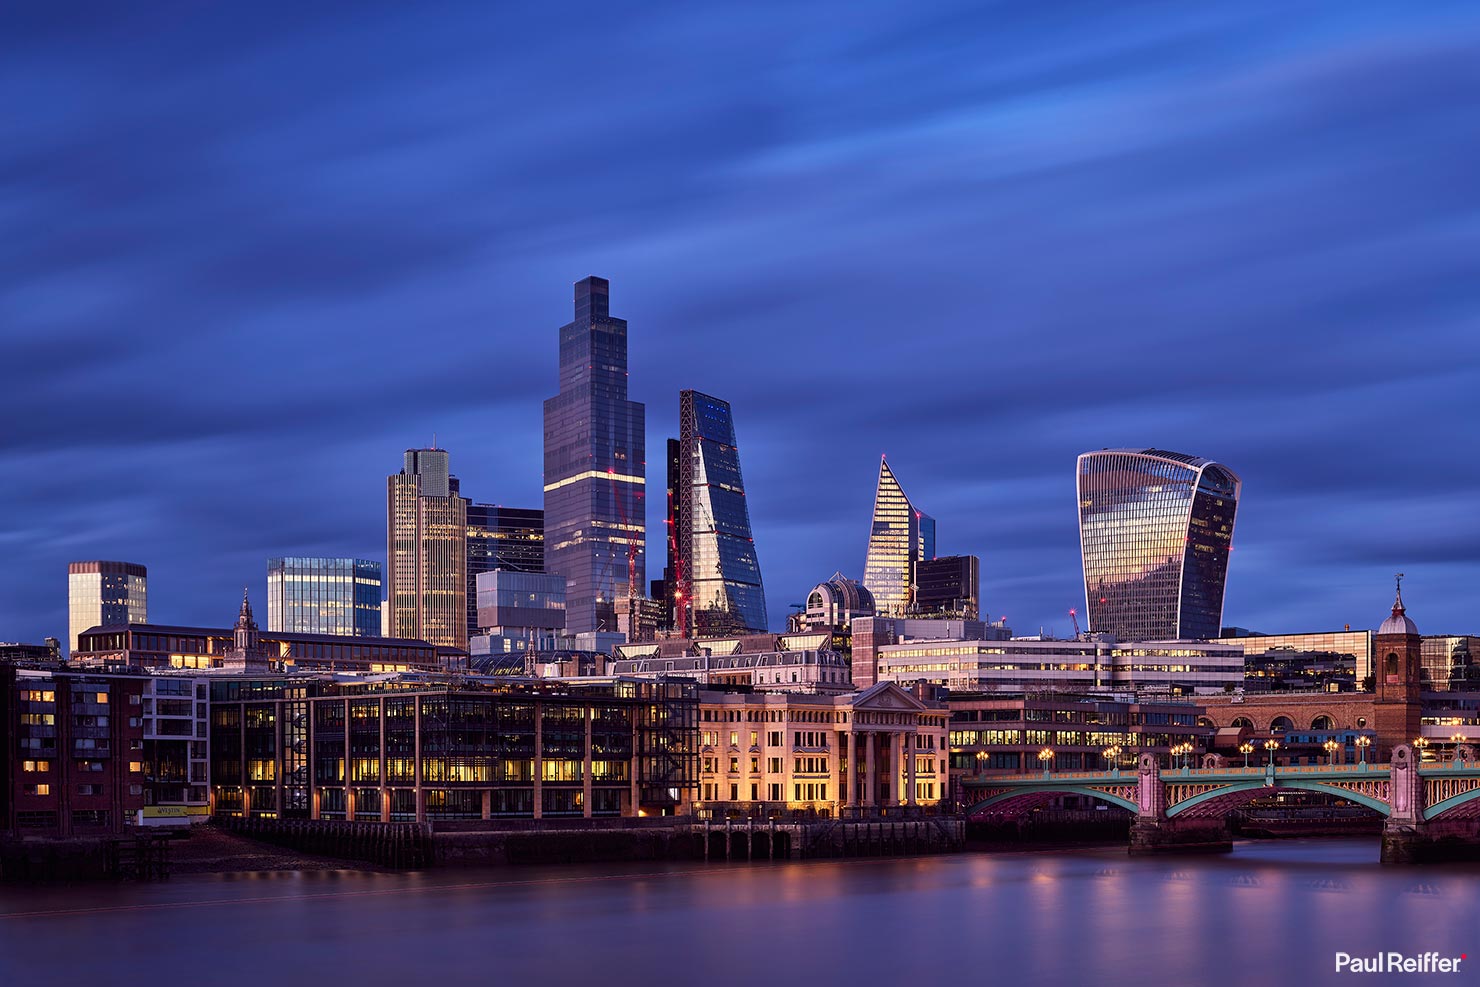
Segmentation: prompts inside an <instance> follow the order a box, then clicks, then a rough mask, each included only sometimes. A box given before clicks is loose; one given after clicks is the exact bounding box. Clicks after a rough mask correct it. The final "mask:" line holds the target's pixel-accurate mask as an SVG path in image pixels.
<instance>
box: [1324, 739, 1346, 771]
mask: <svg viewBox="0 0 1480 987" xmlns="http://www.w3.org/2000/svg"><path fill="white" fill-rule="evenodd" d="M1321 746H1322V747H1324V748H1326V755H1327V757H1328V758H1329V759H1330V764H1331V766H1332V767H1333V768H1334V767H1336V749H1337V748H1338V747H1340V746H1341V745H1340V744H1338V743H1337V742H1336V741H1334V740H1328V741H1326V742H1325V743H1324V744H1322V745H1321Z"/></svg>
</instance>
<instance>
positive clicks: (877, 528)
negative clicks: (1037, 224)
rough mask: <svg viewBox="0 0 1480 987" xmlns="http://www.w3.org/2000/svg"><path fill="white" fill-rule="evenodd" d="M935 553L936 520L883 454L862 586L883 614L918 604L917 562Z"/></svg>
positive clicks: (897, 613) (900, 612)
mask: <svg viewBox="0 0 1480 987" xmlns="http://www.w3.org/2000/svg"><path fill="white" fill-rule="evenodd" d="M933 558H935V519H934V518H932V517H931V516H930V515H928V514H926V513H925V512H924V511H921V510H920V509H919V508H917V507H916V506H915V505H914V504H912V503H910V499H909V497H907V496H905V492H904V488H903V487H901V486H900V485H899V480H898V479H896V478H895V476H894V471H893V470H891V469H890V468H889V463H888V461H887V460H885V459H884V458H883V457H880V459H879V483H878V486H877V487H876V488H875V489H874V523H873V527H872V528H871V529H870V530H869V536H868V557H867V559H866V560H865V561H864V564H863V585H864V588H865V589H867V590H868V591H869V592H870V593H872V594H873V597H874V605H875V607H877V610H878V614H879V616H881V617H903V616H905V615H906V614H908V613H909V612H910V611H911V609H912V608H913V607H914V603H915V567H916V565H918V564H919V563H920V562H921V561H923V560H925V559H933Z"/></svg>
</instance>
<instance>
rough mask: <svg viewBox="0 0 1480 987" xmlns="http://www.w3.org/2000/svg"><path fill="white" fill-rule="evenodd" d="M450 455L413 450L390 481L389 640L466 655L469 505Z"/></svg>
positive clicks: (436, 451)
mask: <svg viewBox="0 0 1480 987" xmlns="http://www.w3.org/2000/svg"><path fill="white" fill-rule="evenodd" d="M448 469H449V461H448V456H447V450H445V449H407V450H406V458H405V465H404V466H403V468H402V469H401V472H400V473H397V474H396V475H395V476H392V477H389V478H388V479H387V481H386V488H387V498H386V500H387V506H386V512H387V514H386V536H387V537H386V540H387V545H386V573H385V578H386V598H387V600H388V601H389V603H390V621H389V627H388V628H387V630H388V631H389V635H388V636H390V637H396V638H409V639H413V640H420V641H427V642H429V643H431V644H438V645H442V646H443V647H449V648H458V649H461V650H467V647H468V562H467V540H468V509H467V504H468V502H467V501H466V500H464V499H463V498H462V497H461V496H459V495H458V482H457V477H455V476H452V475H451V474H450V473H449V472H448Z"/></svg>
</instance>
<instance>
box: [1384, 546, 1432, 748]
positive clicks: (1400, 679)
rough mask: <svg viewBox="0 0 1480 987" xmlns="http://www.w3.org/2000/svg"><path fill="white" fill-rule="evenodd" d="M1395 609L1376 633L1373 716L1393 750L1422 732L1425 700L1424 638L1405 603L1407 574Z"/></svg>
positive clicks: (1400, 582)
mask: <svg viewBox="0 0 1480 987" xmlns="http://www.w3.org/2000/svg"><path fill="white" fill-rule="evenodd" d="M1397 582H1398V588H1397V596H1396V598H1395V599H1394V600H1393V612H1392V614H1391V615H1390V616H1389V617H1388V618H1387V620H1384V621H1383V622H1382V626H1381V627H1379V628H1378V629H1377V633H1376V634H1374V635H1373V636H1372V664H1373V670H1372V671H1373V678H1374V680H1375V685H1374V691H1375V694H1376V700H1375V701H1374V703H1373V719H1374V720H1375V721H1376V722H1375V724H1374V725H1375V728H1376V730H1377V744H1378V746H1379V747H1380V748H1382V749H1383V750H1388V751H1390V750H1392V748H1393V747H1395V746H1397V745H1398V744H1406V743H1411V742H1412V741H1413V739H1414V738H1415V737H1417V736H1418V734H1419V723H1420V719H1419V718H1420V713H1421V708H1422V702H1423V694H1422V686H1421V684H1420V683H1421V679H1420V671H1421V670H1422V668H1423V661H1422V660H1421V656H1422V651H1423V638H1422V637H1420V636H1419V633H1418V627H1417V625H1415V624H1414V623H1413V621H1412V620H1410V619H1409V618H1408V612H1407V609H1406V608H1405V607H1404V606H1403V576H1402V574H1401V573H1400V574H1399V575H1398V577H1397Z"/></svg>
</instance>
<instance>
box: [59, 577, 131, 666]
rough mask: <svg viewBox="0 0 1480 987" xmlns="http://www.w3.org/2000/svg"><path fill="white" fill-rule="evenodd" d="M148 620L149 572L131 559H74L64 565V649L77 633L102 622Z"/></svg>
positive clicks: (72, 643) (74, 647)
mask: <svg viewBox="0 0 1480 987" xmlns="http://www.w3.org/2000/svg"><path fill="white" fill-rule="evenodd" d="M148 621H149V571H148V570H147V569H145V568H144V567H143V566H141V565H136V564H134V563H133V562H73V563H71V564H69V565H68V566H67V650H68V651H76V650H77V636H78V635H79V634H81V633H82V632H83V631H85V630H87V629H88V628H89V627H101V626H102V625H104V624H144V623H148Z"/></svg>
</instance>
